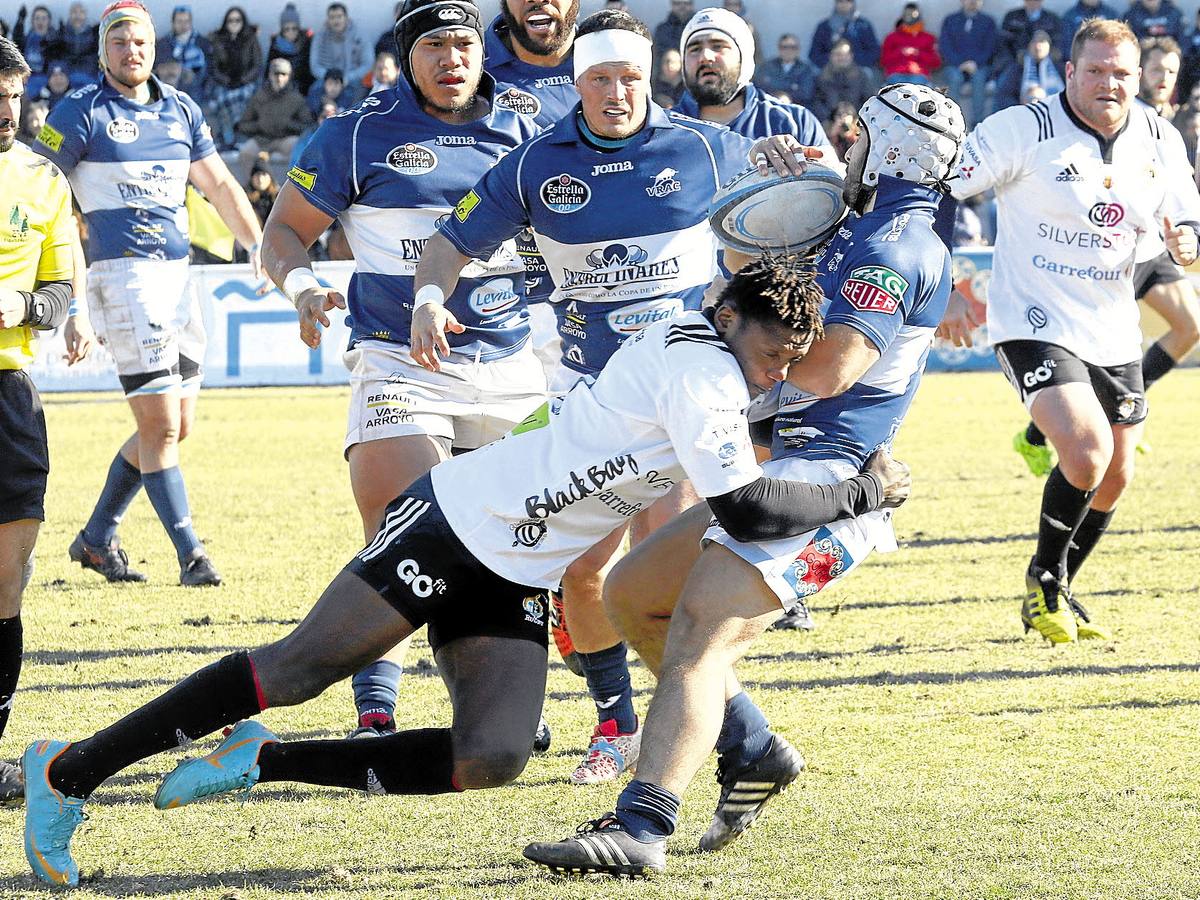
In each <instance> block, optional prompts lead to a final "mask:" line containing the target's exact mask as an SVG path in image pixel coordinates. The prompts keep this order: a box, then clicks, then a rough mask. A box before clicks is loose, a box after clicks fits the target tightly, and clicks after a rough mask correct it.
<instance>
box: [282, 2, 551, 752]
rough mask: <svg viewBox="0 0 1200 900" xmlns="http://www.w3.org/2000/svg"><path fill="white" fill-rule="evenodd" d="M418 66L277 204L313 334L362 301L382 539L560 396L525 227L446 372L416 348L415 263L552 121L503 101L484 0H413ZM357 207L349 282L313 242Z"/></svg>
mask: <svg viewBox="0 0 1200 900" xmlns="http://www.w3.org/2000/svg"><path fill="white" fill-rule="evenodd" d="M395 33H396V43H397V46H398V47H399V52H400V68H401V71H402V73H403V75H404V79H403V82H402V83H400V84H398V85H397V86H396V87H395V88H392V89H389V90H386V91H381V92H379V93H376V94H372V95H371V96H370V97H369V98H367V99H366V100H365V101H363V102H362V103H361V104H359V106H357V107H356V108H354V109H352V110H350V111H348V112H346V113H343V114H341V115H340V116H335V117H334V118H332V119H330V120H329V121H327V122H326V123H325V124H324V125H322V126H321V128H320V129H319V130H318V131H317V133H316V135H315V136H314V137H313V140H312V142H311V143H310V144H309V145H308V147H306V148H305V151H304V154H303V155H302V156H301V157H300V159H299V160H298V162H297V165H296V166H294V167H293V168H292V170H291V171H290V172H289V173H288V181H287V183H286V185H285V187H284V189H283V191H282V192H281V193H280V195H279V198H278V200H277V201H276V203H275V207H274V209H273V210H272V212H271V217H270V220H269V221H268V224H267V228H266V236H265V239H264V240H265V243H264V255H263V256H264V261H265V264H266V267H267V271H268V272H269V274H270V275H271V277H272V278H274V279H275V281H276V283H277V284H280V285H282V287H283V289H284V292H285V293H286V294H287V295H288V296H289V297H290V298H291V299H292V301H293V302H294V303H295V304H296V307H297V310H298V311H299V321H300V335H301V338H302V339H303V340H304V342H305V343H306V344H307V345H308V346H310V347H316V346H317V345H318V344H319V343H320V340H321V327H322V326H323V325H327V324H328V318H327V313H329V312H330V311H331V310H333V309H334V308H338V307H340V308H344V307H345V306H346V305H347V302H348V303H349V309H350V314H351V322H352V323H353V332H352V336H351V345H350V348H349V349H348V350H347V352H346V366H347V368H349V369H350V373H351V377H350V381H351V386H352V392H351V398H350V418H349V424H348V427H347V431H346V441H345V454H346V459H347V460H348V461H349V464H350V485H351V489H352V490H353V491H354V499H355V501H356V503H357V504H358V511H359V514H360V516H361V518H362V524H363V532H364V534H365V535H366V538H367V540H370V539H371V538H372V537H374V536H375V533H376V531H377V530H378V528H379V523H380V521H381V520H382V518H383V511H384V509H385V508H386V507H387V505H388V503H390V502H391V501H392V500H393V499H395V497H396V496H398V495H399V494H400V493H401V492H402V491H403V490H404V489H405V488H407V487H408V486H409V485H410V484H412V482H413V481H415V480H416V479H417V478H418V477H419V476H421V475H424V474H425V473H426V472H428V471H429V470H430V469H431V468H433V466H434V465H436V464H437V463H438V462H439V461H441V460H443V459H446V458H447V457H448V456H449V455H450V453H451V452H452V451H465V450H470V449H473V448H475V447H480V446H482V445H483V444H486V443H489V442H490V441H494V440H496V439H497V438H499V437H500V436H502V435H503V434H504V433H505V432H507V431H508V430H509V429H510V428H512V427H513V426H514V425H516V424H517V423H518V422H520V421H521V420H522V419H524V418H525V416H527V415H528V414H529V413H530V412H531V411H532V410H533V409H534V408H536V407H537V406H538V405H539V404H541V403H542V402H543V401H544V400H545V393H546V380H545V375H544V373H543V370H542V367H541V364H540V363H539V362H538V360H537V358H536V357H535V356H534V355H533V351H532V348H531V346H530V340H529V322H528V316H527V314H526V311H525V290H524V267H523V265H522V262H521V260H520V258H519V257H518V255H517V253H516V248H515V246H513V244H512V243H511V242H509V243H508V244H506V245H505V246H503V247H501V248H499V249H498V250H497V251H496V252H495V253H492V254H489V255H488V256H486V257H481V258H480V259H477V260H474V261H472V263H471V266H470V269H469V270H468V273H467V275H468V277H465V278H463V279H462V281H461V282H460V283H459V285H458V289H457V291H456V292H455V293H454V295H453V296H452V297H451V298H450V300H449V305H450V308H451V309H453V310H455V312H456V313H457V317H458V321H459V322H460V323H461V324H460V329H459V332H458V333H456V334H453V335H451V336H450V343H451V346H452V353H451V355H450V358H449V359H447V360H446V362H445V365H443V366H442V369H441V371H440V372H428V371H426V370H425V369H423V368H422V367H421V366H419V365H417V364H416V363H415V362H413V360H412V358H411V357H410V356H409V325H410V321H411V318H412V307H413V275H414V273H415V271H416V267H417V261H418V259H419V258H420V255H421V249H422V248H423V247H424V245H425V241H426V240H427V239H428V238H429V236H430V235H431V234H433V232H434V229H435V227H436V223H437V221H438V220H439V219H441V218H444V217H446V216H447V215H448V214H449V213H450V212H451V210H452V209H453V208H454V204H455V203H457V202H458V200H459V198H461V197H462V195H463V194H465V193H466V192H467V191H468V190H470V188H471V186H472V185H473V184H474V183H475V182H476V181H477V180H478V179H479V178H481V177H482V176H483V175H484V174H485V173H486V172H487V171H488V170H489V169H490V168H491V167H492V166H494V165H495V164H496V162H497V160H499V159H500V158H501V157H503V156H504V155H505V154H506V153H508V152H509V151H511V150H512V149H513V148H514V147H516V146H517V145H518V144H520V143H521V142H522V141H524V140H525V139H527V138H529V137H531V136H532V135H533V134H534V133H535V132H536V126H535V125H534V123H533V121H532V119H531V118H530V117H528V116H525V115H522V114H519V113H515V112H513V111H512V110H511V109H509V108H507V107H504V106H501V105H499V104H497V103H495V102H494V99H495V97H494V95H495V92H496V85H495V82H494V81H493V80H492V78H491V76H490V75H487V74H485V73H484V71H483V25H482V22H481V21H480V17H479V10H478V8H477V7H476V6H475V4H474V3H473V2H471V0H407V2H405V3H404V4H403V5H402V6H401V9H400V15H399V17H398V19H397V21H396V26H395ZM335 217H336V218H337V219H339V220H340V221H341V223H342V227H343V229H344V231H345V233H346V237H347V239H348V240H349V242H350V248H351V250H352V251H353V252H354V258H355V261H356V264H355V272H354V275H353V276H352V277H351V281H350V287H349V291H348V293H349V297H348V298H343V297H342V296H341V294H339V293H338V292H337V291H335V290H333V289H331V288H329V287H325V286H322V285H321V284H319V283H318V282H317V279H316V276H315V275H313V273H312V270H311V268H309V266H310V263H309V258H308V248H309V247H310V246H312V244H313V242H314V241H315V240H316V239H317V237H318V236H319V235H320V234H321V233H322V232H324V231H325V229H326V228H328V227H329V224H330V223H331V222H332V221H333V219H334V218H335ZM402 662H403V648H398V649H397V651H396V652H395V653H393V654H390V655H389V658H388V659H386V660H380V661H379V662H378V663H377V664H374V665H372V666H369V667H368V668H367V670H366V671H364V672H363V673H360V674H359V676H357V677H356V678H355V682H354V688H355V701H356V705H357V707H358V716H359V729H360V731H359V733H360V734H361V735H364V736H370V735H375V734H377V733H379V732H386V731H394V730H395V727H396V726H395V721H394V718H393V713H394V710H395V706H396V690H397V684H398V681H399V675H400V665H401V663H402Z"/></svg>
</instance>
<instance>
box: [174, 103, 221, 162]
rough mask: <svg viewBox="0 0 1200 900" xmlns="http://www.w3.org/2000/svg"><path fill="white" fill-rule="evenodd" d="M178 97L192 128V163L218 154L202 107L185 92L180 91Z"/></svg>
mask: <svg viewBox="0 0 1200 900" xmlns="http://www.w3.org/2000/svg"><path fill="white" fill-rule="evenodd" d="M176 97H178V98H179V105H180V106H182V107H183V111H184V115H186V116H187V120H188V122H189V123H190V125H191V127H192V162H195V161H196V160H198V159H204V158H205V157H206V156H212V155H213V154H214V153H216V152H217V145H216V144H215V143H213V138H212V132H211V131H209V128H208V122H206V121H205V120H204V113H203V111H202V110H201V109H200V105H199V104H198V103H196V101H195V100H193V99H192V98H191V97H189V96H188V95H187V94H185V93H184V92H183V91H179V93H177V94H176Z"/></svg>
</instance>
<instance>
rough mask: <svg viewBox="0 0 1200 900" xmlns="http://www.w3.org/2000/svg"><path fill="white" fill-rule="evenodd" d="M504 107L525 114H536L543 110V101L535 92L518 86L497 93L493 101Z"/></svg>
mask: <svg viewBox="0 0 1200 900" xmlns="http://www.w3.org/2000/svg"><path fill="white" fill-rule="evenodd" d="M492 102H493V103H495V105H496V106H499V107H500V108H502V109H508V110H512V111H513V112H515V113H520V114H521V115H523V116H536V115H537V114H538V113H540V112H541V111H542V101H541V100H539V99H538V98H537V97H535V96H534V95H533V94H530V93H527V92H526V91H522V90H518V89H517V88H515V87H514V88H509V89H508V90H507V91H505V92H504V93H502V94H497V95H496V97H495V99H494V100H493V101H492Z"/></svg>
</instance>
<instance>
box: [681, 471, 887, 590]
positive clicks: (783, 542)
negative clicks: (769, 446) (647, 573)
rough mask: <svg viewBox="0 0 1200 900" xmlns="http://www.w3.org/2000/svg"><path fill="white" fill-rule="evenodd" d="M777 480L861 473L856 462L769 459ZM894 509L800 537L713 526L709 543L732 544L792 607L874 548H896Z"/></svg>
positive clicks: (811, 480) (822, 480) (826, 480)
mask: <svg viewBox="0 0 1200 900" xmlns="http://www.w3.org/2000/svg"><path fill="white" fill-rule="evenodd" d="M763 471H764V472H765V473H766V474H767V475H769V476H771V477H772V478H786V479H788V480H790V481H803V482H805V483H807V484H837V482H839V481H842V480H843V479H846V478H852V477H853V476H855V475H857V474H858V469H856V468H855V467H854V466H853V465H852V464H850V463H848V462H845V461H843V460H827V459H820V460H816V459H799V458H797V457H791V458H788V459H778V460H776V459H772V460H769V461H768V462H766V463H763ZM891 512H892V511H891V510H890V509H884V510H876V511H875V512H872V513H868V514H867V515H865V516H859V517H858V518H857V519H840V520H838V521H837V522H834V523H832V524H830V525H822V526H821V527H820V528H816V529H814V530H812V531H809V532H806V533H805V534H801V535H797V536H796V537H790V538H782V539H780V540H777V541H763V542H762V543H743V542H742V541H737V540H734V539H733V538H732V537H730V536H729V534H728V533H727V532H726V531H725V529H723V528H722V527H721V526H720V525H717V524H716V523H715V522H714V523H713V524H711V525H710V526H709V528H708V531H706V532H705V533H704V540H705V541H714V542H716V543H718V544H720V545H721V546H723V547H728V548H729V549H730V550H732V551H733V552H734V553H736V554H737V555H738V556H740V557H741V558H742V559H744V560H746V562H748V563H750V565H752V566H754V568H756V569H758V571H759V573H760V574H761V575H762V577H763V580H764V581H765V582H766V583H767V586H768V587H769V588H770V589H771V590H772V591H774V592H775V595H776V596H777V597H778V598H779V601H780V605H782V606H783V608H784V609H785V610H791V609H792V607H793V606H795V605H796V603H797V601H800V600H803V601H805V602H807V600H808V598H809V597H811V596H812V595H813V594H816V593H817V592H818V591H821V590H823V589H824V588H826V587H827V586H829V585H831V584H835V583H838V582H840V581H841V580H842V579H843V578H845V577H846V576H847V575H849V574H850V572H851V571H853V570H854V568H855V567H857V566H858V564H859V563H861V562H862V561H863V560H864V559H866V558H867V555H868V554H869V553H870V552H871V551H872V550H879V551H880V552H881V553H888V552H890V551H892V550H895V549H896V536H895V534H894V533H893V531H892V516H891Z"/></svg>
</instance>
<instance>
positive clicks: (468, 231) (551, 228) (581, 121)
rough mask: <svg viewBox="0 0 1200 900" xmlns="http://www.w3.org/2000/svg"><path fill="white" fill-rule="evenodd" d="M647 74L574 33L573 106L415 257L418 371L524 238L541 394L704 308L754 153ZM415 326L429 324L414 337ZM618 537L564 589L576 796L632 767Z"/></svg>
mask: <svg viewBox="0 0 1200 900" xmlns="http://www.w3.org/2000/svg"><path fill="white" fill-rule="evenodd" d="M650 63H651V41H650V37H649V32H648V31H647V30H646V27H645V26H644V25H643V24H642V23H641V22H639V21H638V20H637V19H635V18H634V17H633V16H631V15H629V14H628V13H625V12H621V11H610V10H605V11H602V12H599V13H596V14H595V15H593V16H590V17H589V18H588V19H586V20H585V21H584V22H583V23H582V24H581V25H580V26H579V30H578V34H577V37H576V39H575V49H574V66H575V83H576V87H577V88H578V90H579V93H580V103H579V105H578V106H576V107H575V109H574V110H572V112H571V113H570V114H568V115H567V116H565V117H564V118H562V119H560V120H559V121H558V122H557V123H556V124H555V125H554V126H553V127H552V128H550V129H549V130H547V131H545V132H543V133H542V134H541V135H539V136H538V137H537V138H535V139H534V140H532V141H529V142H528V143H526V144H524V145H522V146H521V147H519V148H518V149H517V150H516V151H514V152H513V153H511V154H510V155H509V156H507V157H506V158H505V159H504V160H503V161H501V162H500V164H499V165H497V166H496V167H495V168H494V169H492V171H491V172H489V173H488V174H487V176H486V177H484V178H483V179H482V180H481V181H480V182H479V184H478V185H477V186H476V187H475V188H474V189H473V190H472V191H471V192H470V193H468V194H467V195H466V196H465V197H464V198H463V200H462V202H461V203H460V204H459V206H458V208H457V209H456V210H455V215H454V216H453V217H452V218H451V219H449V220H448V221H447V222H446V223H445V224H444V225H443V226H442V227H441V229H440V230H439V232H438V233H437V234H435V235H434V236H433V237H432V238H430V240H429V243H428V244H427V245H426V247H425V252H424V253H423V255H422V258H421V266H420V269H419V270H418V273H417V287H418V293H417V302H418V307H419V309H418V312H417V313H414V336H413V356H414V358H415V359H417V360H418V361H419V362H422V363H423V364H424V365H426V366H427V367H429V368H431V369H434V370H436V369H437V367H438V365H439V350H441V349H442V344H441V343H440V342H441V340H442V337H441V336H442V333H443V331H444V330H445V329H446V328H452V327H455V321H454V317H453V316H452V315H451V314H450V313H449V312H448V311H447V310H446V309H444V308H443V306H442V305H441V299H442V297H443V296H446V295H448V294H449V291H450V290H451V288H452V287H453V285H454V283H455V280H456V279H457V277H458V273H459V271H460V270H461V269H462V267H463V265H464V264H466V262H467V261H468V260H469V259H471V258H472V257H478V256H486V255H487V254H489V253H491V252H492V250H493V249H494V248H495V247H496V246H497V245H499V244H500V242H502V241H504V240H508V239H509V238H511V237H513V236H514V235H516V234H518V233H519V232H520V231H521V230H522V229H524V228H529V227H532V228H533V231H534V233H535V235H536V237H537V241H538V246H539V248H540V249H541V251H542V253H543V256H544V258H545V260H546V264H547V267H548V268H549V271H550V275H551V277H552V279H553V281H554V284H555V286H556V290H555V294H554V299H555V306H556V313H557V316H558V327H559V333H560V335H561V336H562V340H563V348H564V352H563V356H562V365H561V367H560V370H559V372H558V375H557V377H556V378H555V379H553V380H552V383H551V390H552V392H555V393H561V392H563V391H566V390H567V389H569V388H570V387H571V386H572V384H574V383H575V382H576V381H577V380H579V379H580V378H587V377H594V376H595V375H596V374H597V373H598V372H600V371H601V370H602V368H603V367H604V365H605V364H606V363H607V361H608V359H609V357H610V356H611V355H612V353H613V351H614V350H615V349H616V348H617V347H618V346H619V345H620V344H621V342H622V341H624V340H625V339H626V338H627V337H628V336H629V335H632V334H635V333H637V332H638V331H639V330H640V329H641V328H643V327H645V326H646V325H647V324H649V323H651V322H654V321H657V320H658V319H665V318H671V317H673V316H675V315H677V314H679V313H680V312H682V311H683V310H685V309H697V308H699V305H700V300H701V297H702V295H703V293H704V290H705V288H707V287H708V285H709V284H710V283H711V282H712V280H713V276H714V274H715V262H716V249H717V245H716V238H715V236H714V235H713V233H712V230H711V229H710V228H709V226H708V222H707V219H706V216H705V210H706V209H707V206H708V201H709V199H710V198H711V197H712V195H713V194H714V193H715V192H716V190H717V188H718V187H720V185H721V184H722V183H723V182H725V181H726V180H728V179H729V178H730V177H731V176H732V175H734V174H736V173H737V172H739V171H741V170H742V169H744V168H745V167H746V163H747V155H748V152H749V150H750V147H751V142H750V141H749V140H748V139H746V138H743V137H741V136H739V135H735V134H733V133H731V132H729V131H727V130H725V129H723V128H720V127H719V126H713V125H709V124H707V123H701V122H696V121H694V120H692V119H688V118H685V117H682V116H679V115H677V114H674V113H668V112H666V111H664V110H663V109H661V108H660V107H658V106H656V105H655V104H654V103H653V102H651V101H650V98H649V94H650ZM779 140H780V146H784V145H785V144H787V142H790V144H795V141H794V140H793V139H791V138H790V137H785V138H780V139H779ZM790 144H789V145H790ZM795 145H796V146H798V144H795ZM422 315H423V320H422ZM418 321H423V322H424V323H425V324H424V325H423V326H421V327H419V328H418V325H417V322H418ZM694 499H695V498H691V497H688V495H687V494H686V493H685V492H684V486H680V488H679V489H677V490H676V491H674V492H673V493H672V495H670V496H668V497H666V498H664V502H663V503H659V504H657V505H656V506H655V508H654V509H653V510H646V509H644V508H643V507H641V506H638V507H629V508H626V509H625V512H624V515H625V518H626V519H627V520H628V521H630V522H631V523H633V530H634V538H635V539H637V538H640V537H641V536H642V535H644V534H645V533H648V532H649V531H650V530H652V529H653V527H655V526H657V525H658V524H661V523H662V522H664V521H666V520H667V519H669V518H670V517H672V516H674V515H675V514H677V513H678V512H679V511H680V510H681V509H682V508H684V507H685V506H687V505H690V503H691V502H694ZM623 537H624V532H623V530H618V531H615V532H614V533H613V534H612V535H610V536H609V537H608V538H607V539H606V540H605V541H604V542H602V543H601V544H599V545H598V546H597V547H596V548H594V550H593V551H592V552H591V553H589V554H587V555H586V556H585V557H583V558H581V559H580V560H578V561H577V562H576V563H575V564H574V565H573V566H572V567H571V569H570V570H569V571H568V573H567V576H566V578H564V580H563V600H564V603H565V606H566V617H567V621H568V623H569V625H570V629H571V636H572V638H573V640H574V642H575V649H576V650H577V651H578V652H579V659H580V662H581V663H582V665H583V669H584V674H585V675H586V676H587V679H588V688H589V691H590V693H591V695H592V699H593V700H594V702H595V703H596V707H597V719H598V724H597V727H596V730H595V732H594V733H593V737H592V742H591V745H590V747H589V749H588V753H587V755H586V756H585V758H584V760H583V762H582V763H581V764H580V765H579V766H578V767H577V768H576V770H575V772H574V773H573V774H572V776H571V780H572V781H573V782H574V783H576V784H589V783H594V782H597V781H604V780H609V779H611V778H615V777H616V776H617V775H618V774H619V773H620V772H621V771H622V770H623V769H626V768H628V767H630V766H631V765H632V764H633V763H634V762H635V761H636V757H637V741H638V736H637V716H636V714H635V713H634V709H633V694H632V687H631V683H630V679H629V673H628V668H627V664H626V659H625V657H626V649H625V645H624V644H623V643H621V641H620V637H619V635H617V634H616V632H615V631H614V630H613V628H612V626H611V624H609V622H608V620H607V617H606V616H605V614H604V609H603V603H602V598H601V587H602V583H603V574H602V573H603V571H604V569H605V567H606V566H607V565H608V564H609V562H610V560H611V559H612V557H613V555H614V554H615V553H616V552H617V550H618V548H619V546H620V543H621V541H622V539H623Z"/></svg>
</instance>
